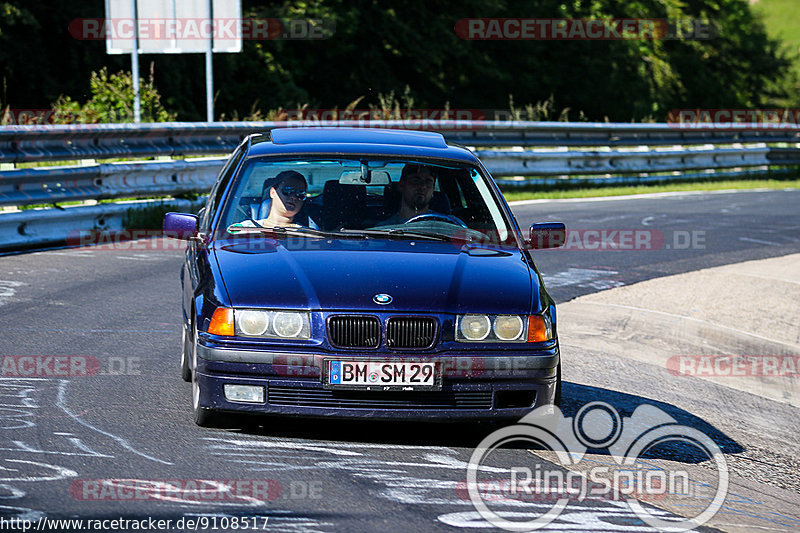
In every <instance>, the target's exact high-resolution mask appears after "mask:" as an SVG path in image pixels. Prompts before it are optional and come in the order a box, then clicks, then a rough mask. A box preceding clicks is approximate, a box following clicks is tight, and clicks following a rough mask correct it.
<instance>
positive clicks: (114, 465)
mask: <svg viewBox="0 0 800 533" xmlns="http://www.w3.org/2000/svg"><path fill="white" fill-rule="evenodd" d="M798 205H800V191H774V192H745V193H736V194H701V195H692V196H685V195H684V196H674V197H673V196H669V197H664V198H658V199H625V200H607V201H602V202H550V203H537V204H530V205H517V206H514V211H515V213H516V216H517V217H518V220H519V222H520V224H521V225H523V226H526V225H528V224H530V223H531V222H533V221H545V220H561V221H564V222H566V223H567V225H568V227H569V228H571V229H577V230H598V229H599V230H603V229H605V230H608V231H613V230H626V231H627V230H631V231H634V230H635V231H648V232H651V240H653V239H654V240H653V241H652V242H661V243H662V244H663V245H659V246H657V247H656V248H657V249H652V250H649V249H648V250H641V249H640V250H623V251H621V250H608V251H606V250H601V249H591V250H586V249H583V248H586V247H587V246H585V245H586V244H588V247H589V248H591V247H592V246H594V243H595V242H596V240H595V239H594V236H593V234H589V235H588V236H587V235H586V233H585V232H583V233H580V232H579V233H578V234H577V235H580V239H583V240H580V239H579V240H576V241H574V242H573V243H572V244H571V245H570V246H571V248H570V246H568V248H569V249H567V250H552V251H541V252H536V255H535V257H536V260H537V263H538V264H539V266H540V269H541V270H542V272H543V273H544V275H545V279H546V280H547V283H548V287H549V290H550V292H551V293H552V294H553V295H554V296H555V297H556V298H557V300H558V301H560V302H563V301H566V300H569V299H572V298H574V297H576V296H578V295H581V294H587V293H590V292H595V291H597V290H601V289H605V288H610V287H614V286H619V285H623V284H630V283H634V282H636V281H640V280H645V279H650V278H653V277H658V276H665V275H669V274H673V273H679V272H687V271H692V270H697V269H700V268H705V267H708V266H716V265H721V264H728V263H732V262H739V261H743V260H747V259H756V258H763V257H771V256H777V255H784V254H788V253H794V252H797V251H800V219H798V216H797V206H798ZM656 232H660V234H662V235H663V240H659V239H661V238H660V237H658V234H657V233H656ZM692 232H702V233H692ZM617 235H619V234H617ZM687 235H688V241H687V240H686V238H687ZM701 235H702V239H701ZM614 238H615V237H608V239H607V240H609V241H613V239H614ZM693 238H694V244H692V243H693V241H692V239H693ZM642 242H643V241H642ZM687 242H688V245H687ZM667 245H669V248H668V247H667ZM609 246H610V245H609ZM123 248H124V247H122V246H120V247H116V248H114V249H101V248H85V249H68V250H53V251H46V252H39V253H29V254H20V255H13V256H5V257H0V314H1V315H0V316H2V326H0V331H2V335H0V354H2V355H3V356H4V364H5V362H6V360H7V359H8V357H7V356H40V357H39V359H38V360H39V361H42V360H43V359H42V357H47V356H53V357H56V356H58V357H61V358H62V359H59V363H58V364H60V365H66V366H69V365H81V364H86V365H88V366H89V368H91V372H89V373H90V374H93V375H90V376H86V377H64V376H58V375H56V376H52V377H44V378H26V377H20V378H8V377H6V378H2V379H0V395H2V399H0V519H4V520H10V519H12V518H26V519H31V520H34V521H36V520H39V518H40V517H42V516H46V517H47V518H84V519H89V518H91V519H114V518H119V517H125V518H128V519H133V518H140V519H141V518H154V519H170V520H172V521H173V522H172V526H173V528H174V525H175V523H176V521H177V520H180V519H184V520H185V519H187V518H188V519H197V518H202V519H203V520H204V521H205V522H203V524H209V525H211V524H213V521H214V520H216V521H217V525H224V524H231V522H230V519H231V517H239V520H240V522H239V524H240V528H241V524H243V523H247V525H248V526H249V527H248V529H258V530H280V531H293V530H297V531H374V530H396V529H400V528H402V529H406V530H420V531H432V530H437V531H456V530H458V529H473V528H474V527H476V526H477V527H481V524H480V523H479V521H480V517H479V516H478V515H477V513H476V512H475V510H474V509H473V507H472V505H471V504H470V502H469V501H468V500H467V499H466V498H465V496H464V491H463V490H460V489H461V487H462V486H463V482H464V480H465V479H466V474H465V466H466V461H467V460H468V459H469V457H470V454H471V453H472V450H473V447H474V446H475V445H476V444H477V443H478V442H479V441H480V440H481V439H482V438H483V437H484V436H485V435H486V434H487V433H488V432H490V431H491V430H492V429H493V428H491V427H484V426H481V425H471V426H463V425H458V426H449V425H445V426H431V425H420V424H399V423H391V424H375V423H369V424H367V423H352V422H342V421H304V420H281V419H254V420H240V421H236V425H237V427H234V428H232V429H202V428H199V427H196V426H195V425H194V423H193V422H192V420H191V412H190V386H189V384H187V383H184V382H183V381H181V379H180V376H179V369H178V360H179V355H180V339H181V325H180V289H179V280H178V272H179V268H180V264H181V261H182V256H183V253H182V250H181V245H180V243H178V242H176V241H160V240H152V241H140V242H139V243H137V244H134V243H130V244H129V246H127V249H123ZM64 357H72V359H63V358H64ZM15 360H16V361H19V360H21V358H19V357H18V358H16V359H15ZM51 363H52V364H55V363H53V362H52V361H51ZM42 364H44V363H42ZM48 368H55V367H53V366H50V367H48ZM601 369H602V367H601ZM44 371H45V370H44V367H43V369H42V372H44ZM601 371H602V370H601ZM606 371H607V372H609V373H610V372H616V371H618V369H615V368H614V367H613V366H611V367H609V368H608V369H607V370H606ZM40 373H41V372H40ZM629 379H630V380H631V382H633V381H634V380H638V384H637V385H638V387H637V388H638V389H641V388H642V387H641V385H642V383H641V380H643V379H652V380H653V382H652V383H651V385H650V390H652V391H653V393H652V395H651V396H646V395H637V396H635V397H628V398H627V400H628V401H633V403H635V404H642V403H648V402H649V401H653V402H654V403H657V398H658V396H659V394H658V390H659V387H660V386H661V385H662V384H661V383H658V382H657V380H658V379H661V378H660V377H657V376H649V375H646V374H641V375H638V376H631V377H630V378H629ZM596 382H597V386H596V387H587V386H586V385H585V384H581V385H578V384H572V383H569V382H568V383H566V384H565V389H564V393H565V396H570V395H571V397H572V400H573V401H571V402H568V405H572V406H573V408H577V404H576V400H578V399H585V400H589V399H604V398H613V397H616V396H619V394H620V393H618V392H614V391H611V390H608V389H605V388H603V386H602V383H603V382H604V376H602V375H598V376H596ZM699 386H703V385H699ZM694 396H703V393H702V390H697V391H695V394H694ZM705 400H706V401H707V400H708V397H707V396H706V398H705ZM728 400H729V399H727V398H726V401H728ZM672 407H673V408H674V409H676V410H680V411H682V412H685V413H687V414H691V413H692V409H693V406H692V404H691V402H690V401H687V404H685V405H677V406H672ZM687 420H695V422H696V424H697V426H698V427H700V428H705V427H706V426H704V425H703V421H702V419H701V418H697V417H695V418H694V419H693V418H692V417H691V416H689V417H687ZM736 446H739V447H745V448H746V447H747V443H746V442H738V443H736ZM729 451H733V452H735V451H736V450H729ZM493 460H494V461H497V464H498V465H504V466H506V467H508V465H516V464H522V465H527V466H529V467H531V468H533V467H534V465H544V466H543V468H546V467H548V465H549V463H548V462H547V460H546V459H544V458H542V457H539V456H536V455H534V454H531V453H530V452H529V451H528V450H527V449H525V447H524V446H522V447H518V448H511V449H503V450H500V451H499V452H497V456H496V457H494V459H493ZM549 466H550V467H552V468H555V467H553V466H552V465H549ZM107 480H118V481H116V482H114V483H111V484H109V483H108V482H107ZM103 481H106V484H105V485H103V483H102V482H103ZM201 481H204V482H205V483H206V485H204V486H205V487H208V486H209V485H208V484H210V483H211V484H213V483H217V484H222V483H231V482H238V483H239V484H240V485H242V484H245V485H246V484H248V483H249V484H250V485H248V486H249V487H255V486H257V487H258V490H256V489H252V488H251V489H249V491H248V489H243V490H242V491H240V492H237V493H236V494H235V495H231V494H230V493H228V494H227V495H226V494H225V493H224V492H223V493H218V494H217V495H216V496H214V495H213V494H211V493H208V492H202V493H201V492H200V491H199V490H198V486H199V483H201ZM99 487H104V488H103V489H102V490H101V489H100V488H99ZM109 487H111V488H109ZM165 487H172V488H171V489H170V488H165ZM127 489H131V490H127ZM504 505H505V507H504ZM498 506H499V507H501V508H502V507H504V510H505V511H506V512H509V513H517V514H516V515H514V516H517V517H519V516H524V515H525V513H528V515H530V516H534V515H536V514H540V513H541V512H542V511H543V509H544V508H545V507H544V506H543V504H542V503H540V502H523V503H521V504H520V503H518V502H508V503H507V504H504V503H503V502H500V503H499V504H498ZM509 516H511V515H509ZM664 516H670V515H669V513H666V512H664ZM225 520H227V522H225ZM245 521H246V522H245ZM2 525H3V524H2V522H0V526H2ZM51 529H53V530H55V528H52V527H51ZM59 529H67V528H65V527H63V526H62V527H61V528H59ZM187 529H193V528H192V527H191V526H190V527H188V528H187ZM198 529H204V528H202V527H200V528H198ZM548 529H549V530H581V531H652V530H653V528H652V527H650V526H648V525H646V524H644V523H643V522H641V520H639V519H638V518H637V517H636V516H635V515H634V514H633V513H632V512H631V511H630V510H629V509H628V508H627V506H626V505H625V504H624V503H621V502H615V501H603V500H599V501H587V502H583V503H581V504H578V503H571V504H570V505H569V507H568V508H567V510H566V511H565V512H564V513H562V515H561V516H560V517H559V518H558V519H557V520H556V521H555V522H553V523H552V524H550V526H549V527H548Z"/></svg>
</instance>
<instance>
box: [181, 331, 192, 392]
mask: <svg viewBox="0 0 800 533" xmlns="http://www.w3.org/2000/svg"><path fill="white" fill-rule="evenodd" d="M191 350H192V339H190V338H189V328H187V327H186V324H185V323H184V324H183V342H182V344H181V378H183V381H186V382H189V381H192V368H191V367H190V366H189V364H190V361H189V360H190V359H191V357H192V354H191Z"/></svg>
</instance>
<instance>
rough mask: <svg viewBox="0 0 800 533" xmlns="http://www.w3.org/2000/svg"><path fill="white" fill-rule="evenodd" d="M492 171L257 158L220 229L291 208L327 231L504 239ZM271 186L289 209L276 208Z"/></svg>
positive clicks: (270, 220)
mask: <svg viewBox="0 0 800 533" xmlns="http://www.w3.org/2000/svg"><path fill="white" fill-rule="evenodd" d="M404 169H405V170H404ZM287 176H288V177H287ZM404 177H405V178H406V179H405V180H404ZM287 179H289V181H286V180H287ZM487 179H488V178H487V177H485V176H483V175H482V174H481V173H480V171H479V170H478V169H477V168H475V167H471V166H458V165H455V164H451V163H440V164H434V163H430V162H424V163H423V162H417V161H410V160H369V161H364V160H358V159H335V160H291V161H274V160H264V159H258V158H253V159H251V160H249V161H245V162H244V164H243V165H242V166H241V168H240V171H239V173H238V176H237V177H236V178H235V182H234V185H233V187H232V189H231V192H230V194H229V197H228V198H227V200H226V202H225V207H224V212H223V215H222V217H221V218H220V221H219V224H218V229H219V230H221V231H222V232H223V233H227V234H228V235H229V236H230V234H231V233H235V232H236V231H239V230H240V229H241V228H242V227H244V228H253V227H258V226H269V227H273V226H275V225H276V222H275V221H276V220H278V219H276V218H274V217H271V216H270V215H271V214H274V213H276V212H284V211H285V212H286V213H289V212H291V213H292V215H291V216H290V217H288V219H286V218H284V219H282V220H283V221H284V222H286V223H289V221H290V222H291V225H292V226H300V227H309V228H314V229H319V230H322V231H326V232H331V231H337V232H338V231H341V230H348V231H355V230H370V229H371V230H376V232H377V231H380V230H382V229H386V230H389V229H395V230H397V229H401V230H404V231H415V232H431V233H435V234H443V235H445V236H449V237H454V236H458V235H460V234H466V235H467V237H468V238H469V239H470V240H476V239H477V240H486V241H489V242H505V241H507V240H508V239H509V238H510V237H511V232H510V228H509V226H508V223H507V221H506V220H505V218H504V216H503V210H502V208H501V207H500V206H499V205H498V204H497V201H496V200H495V198H494V197H493V195H492V193H491V189H490V187H489V185H488V184H487V181H486V180H487ZM406 184H411V185H409V186H406ZM414 187H417V188H421V189H422V190H421V191H418V190H417V189H414V190H412V189H413V188H414ZM272 189H274V192H272V191H271V190H272ZM284 193H288V196H287V195H285V194H284ZM273 194H274V195H276V197H277V198H278V199H279V201H280V204H279V205H278V206H277V207H276V209H284V211H272V209H273V205H272V204H273V198H274V197H273ZM298 194H299V196H298ZM295 211H296V212H295ZM226 230H230V231H226ZM467 230H468V231H467ZM396 233H397V232H396ZM372 237H375V238H379V237H380V236H379V235H377V233H375V232H373V235H372Z"/></svg>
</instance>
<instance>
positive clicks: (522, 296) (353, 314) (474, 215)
mask: <svg viewBox="0 0 800 533" xmlns="http://www.w3.org/2000/svg"><path fill="white" fill-rule="evenodd" d="M164 230H165V232H166V233H167V235H171V236H175V237H178V238H183V239H187V241H188V245H187V250H186V259H185V262H184V265H183V269H182V271H181V282H182V286H183V322H184V332H183V351H182V358H181V359H182V362H181V371H182V375H183V378H184V379H185V380H186V381H191V384H192V407H193V410H194V418H195V421H196V423H197V424H199V425H210V424H213V423H214V422H215V421H218V420H219V417H220V416H224V414H225V413H226V412H240V413H253V414H257V413H268V414H282V415H294V416H310V417H329V416H334V417H361V418H373V419H398V418H399V419H418V420H419V419H431V420H434V419H435V420H457V419H467V418H472V419H499V418H519V417H521V416H523V415H524V414H526V413H527V412H529V411H530V410H531V409H534V408H536V407H539V406H541V405H547V404H558V402H559V401H560V394H561V392H560V390H561V364H560V353H559V345H558V335H557V327H556V326H557V322H556V312H555V306H554V303H553V300H552V299H551V298H550V296H549V295H548V294H547V292H546V291H545V288H544V284H543V282H542V278H541V276H540V274H539V272H538V271H537V269H536V265H535V264H534V261H533V257H532V255H531V250H532V249H536V248H550V247H556V246H559V245H560V244H562V243H563V238H564V226H563V224H558V223H542V224H533V225H532V226H531V227H530V228H528V230H527V232H526V234H525V235H523V234H522V233H521V232H520V229H519V227H518V225H517V223H516V221H515V219H514V217H513V215H512V214H511V211H510V210H509V208H508V205H507V204H506V202H505V201H504V199H503V196H502V195H501V193H500V191H499V189H498V187H497V185H496V184H495V183H494V181H493V180H492V178H491V176H490V174H489V172H488V171H487V170H486V168H485V167H484V166H483V165H482V163H481V162H480V161H479V160H478V159H477V157H476V156H475V155H474V154H473V153H472V152H470V151H469V150H468V149H466V148H463V147H459V146H454V145H451V144H448V143H447V142H446V141H445V139H444V137H443V136H442V135H441V134H438V133H430V132H412V131H399V130H378V129H345V128H285V129H274V130H272V131H270V132H269V133H267V134H254V135H251V136H249V137H247V138H246V139H245V140H244V141H243V142H242V143H241V144H240V145H239V147H237V149H236V150H235V151H234V152H233V154H232V155H231V156H230V158H229V159H228V161H227V163H226V164H225V166H224V168H223V169H222V171H221V172H220V175H219V177H218V179H217V181H216V184H215V185H214V187H213V188H212V190H211V192H210V194H209V197H208V202H207V204H206V206H205V207H204V208H203V209H201V211H200V212H199V214H198V215H190V214H183V213H168V214H167V215H166V217H165V219H164Z"/></svg>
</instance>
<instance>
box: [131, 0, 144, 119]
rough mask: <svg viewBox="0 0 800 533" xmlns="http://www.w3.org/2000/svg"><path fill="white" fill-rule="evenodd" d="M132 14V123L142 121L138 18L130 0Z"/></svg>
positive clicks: (132, 1) (134, 6)
mask: <svg viewBox="0 0 800 533" xmlns="http://www.w3.org/2000/svg"><path fill="white" fill-rule="evenodd" d="M131 7H132V12H133V49H132V50H131V77H132V78H133V121H134V122H135V123H136V124H139V123H140V122H141V121H142V102H141V100H140V95H139V17H138V15H137V13H136V0H131Z"/></svg>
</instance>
